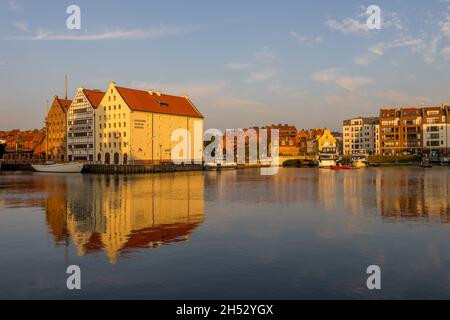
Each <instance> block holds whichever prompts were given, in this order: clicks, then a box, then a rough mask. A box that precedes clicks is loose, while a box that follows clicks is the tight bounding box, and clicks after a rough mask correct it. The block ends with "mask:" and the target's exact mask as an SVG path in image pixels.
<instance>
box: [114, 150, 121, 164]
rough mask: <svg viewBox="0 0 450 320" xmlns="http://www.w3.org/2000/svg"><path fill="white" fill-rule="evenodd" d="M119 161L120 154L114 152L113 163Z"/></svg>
mask: <svg viewBox="0 0 450 320" xmlns="http://www.w3.org/2000/svg"><path fill="white" fill-rule="evenodd" d="M119 162H120V156H119V153H117V152H116V153H114V164H119Z"/></svg>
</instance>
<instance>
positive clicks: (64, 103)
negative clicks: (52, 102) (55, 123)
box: [55, 96, 72, 112]
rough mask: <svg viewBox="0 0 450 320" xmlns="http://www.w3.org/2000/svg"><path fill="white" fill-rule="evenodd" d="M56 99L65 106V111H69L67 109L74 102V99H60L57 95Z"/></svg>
mask: <svg viewBox="0 0 450 320" xmlns="http://www.w3.org/2000/svg"><path fill="white" fill-rule="evenodd" d="M55 99H58V101H59V104H60V105H61V107H62V108H63V110H64V112H67V110H69V107H70V105H71V104H72V100H66V99H60V98H58V96H56V97H55Z"/></svg>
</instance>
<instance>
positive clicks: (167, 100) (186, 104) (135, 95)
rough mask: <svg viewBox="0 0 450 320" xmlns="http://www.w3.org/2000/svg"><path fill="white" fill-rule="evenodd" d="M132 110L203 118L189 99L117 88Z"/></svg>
mask: <svg viewBox="0 0 450 320" xmlns="http://www.w3.org/2000/svg"><path fill="white" fill-rule="evenodd" d="M116 89H117V91H118V92H119V94H120V96H121V97H122V98H123V99H124V100H125V102H126V103H127V105H128V106H129V107H130V109H131V110H134V111H144V112H154V113H164V114H172V115H179V116H188V117H195V118H203V115H202V114H201V113H200V112H199V111H198V110H197V108H196V107H195V106H194V105H193V104H192V103H191V101H190V100H189V99H188V98H187V97H179V96H172V95H167V94H158V93H156V92H148V91H142V90H136V89H129V88H122V87H116Z"/></svg>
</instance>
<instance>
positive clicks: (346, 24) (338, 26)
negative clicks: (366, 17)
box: [325, 18, 369, 34]
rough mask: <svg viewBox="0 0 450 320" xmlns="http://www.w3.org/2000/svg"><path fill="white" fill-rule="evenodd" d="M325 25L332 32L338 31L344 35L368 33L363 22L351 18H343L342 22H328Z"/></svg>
mask: <svg viewBox="0 0 450 320" xmlns="http://www.w3.org/2000/svg"><path fill="white" fill-rule="evenodd" d="M325 25H326V26H327V27H328V28H330V29H332V30H336V31H340V32H342V33H344V34H350V33H366V32H368V31H369V30H368V28H367V24H366V23H365V22H361V21H358V20H356V19H353V18H345V19H343V20H342V21H337V20H328V21H326V23H325Z"/></svg>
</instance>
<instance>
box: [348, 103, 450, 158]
mask: <svg viewBox="0 0 450 320" xmlns="http://www.w3.org/2000/svg"><path fill="white" fill-rule="evenodd" d="M343 134H344V137H343V138H344V154H346V155H351V154H355V153H368V154H381V155H395V154H420V153H434V154H447V153H449V152H450V106H448V105H443V106H441V107H423V108H400V109H396V108H392V109H381V110H380V116H379V117H369V118H364V117H358V118H354V119H350V120H345V121H344V123H343Z"/></svg>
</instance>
